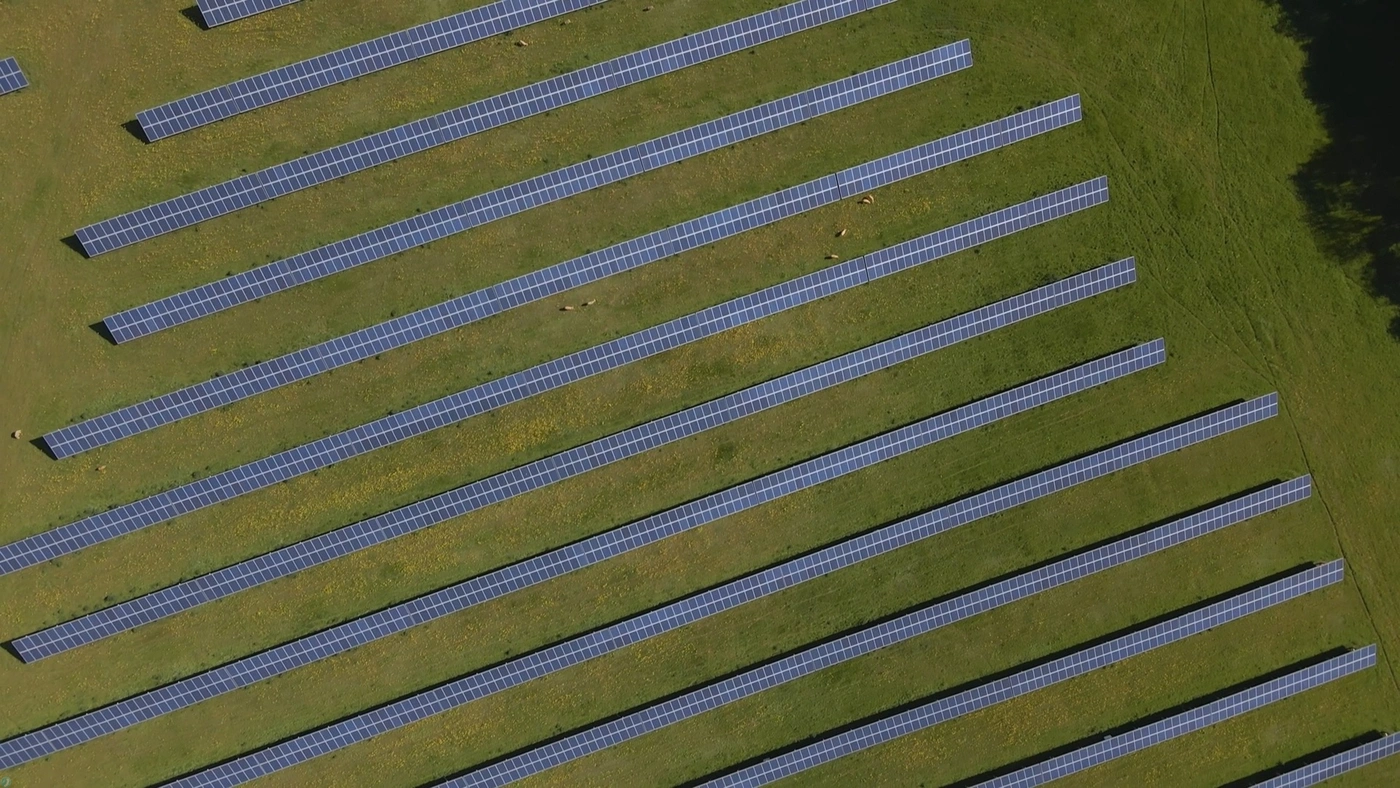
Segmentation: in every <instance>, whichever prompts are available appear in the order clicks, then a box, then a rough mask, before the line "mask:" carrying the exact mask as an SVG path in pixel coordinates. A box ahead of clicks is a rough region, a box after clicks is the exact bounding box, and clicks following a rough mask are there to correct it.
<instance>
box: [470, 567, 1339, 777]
mask: <svg viewBox="0 0 1400 788" xmlns="http://www.w3.org/2000/svg"><path fill="white" fill-rule="evenodd" d="M1341 579H1342V566H1341V562H1340V561H1337V562H1334V563H1331V564H1327V565H1325V566H1319V567H1313V568H1312V569H1306V570H1303V571H1301V572H1298V573H1295V574H1293V575H1291V576H1289V577H1286V578H1284V579H1282V580H1279V581H1277V582H1273V583H1269V584H1268V585H1266V586H1262V587H1260V588H1257V589H1254V590H1251V591H1246V592H1245V593H1242V594H1238V595H1236V596H1233V597H1230V598H1229V599H1226V600H1224V601H1222V602H1217V603H1215V604H1213V605H1210V606H1208V607H1205V608H1202V609H1200V610H1194V611H1192V612H1190V613H1187V614H1185V615H1182V616H1177V617H1176V618H1173V619H1171V620H1169V621H1165V622H1162V623H1160V624H1156V625H1153V626H1150V627H1145V628H1143V629H1139V630H1137V631H1135V632H1132V633H1130V634H1127V635H1124V636H1123V637H1120V638H1115V639H1114V640H1111V641H1109V642H1107V643H1104V644H1101V645H1098V646H1093V647H1090V648H1086V649H1084V650H1082V651H1078V652H1075V653H1073V654H1070V655H1069V656H1066V657H1061V658H1059V659H1056V660H1053V661H1051V662H1047V663H1044V664H1042V665H1039V666H1037V667H1034V668H1030V669H1028V670H1023V671H1021V672H1019V673H1016V674H1013V675H1011V676H1008V677H1006V678H1004V679H998V680H996V681H992V682H988V683H986V684H982V685H980V686H977V687H974V688H972V689H969V690H966V691H964V692H959V693H957V694H955V695H951V696H949V697H946V698H943V699H941V700H936V701H933V702H932V703H928V704H925V705H923V706H919V707H918V708H914V709H911V710H909V711H905V712H901V713H899V714H895V715H892V716H889V717H885V718H883V719H880V720H877V721H875V722H871V723H868V724H866V725H862V726H860V727H858V728H855V729H853V730H850V731H847V732H845V733H840V734H837V735H835V736H831V737H828V738H826V739H822V740H820V741H817V742H814V743H813V744H809V745H807V746H805V747H801V748H799V749H796V750H793V751H791V752H787V753H784V754H783V755H780V756H778V757H775V758H770V759H768V760H765V761H763V762H762V763H758V764H755V765H753V766H750V767H748V768H745V769H740V770H738V771H735V772H732V773H730V774H727V775H725V776H723V777H720V778H718V779H716V780H712V781H710V782H708V783H705V788H737V787H739V786H742V788H755V787H756V786H760V785H768V784H769V783H772V782H775V781H777V780H781V779H783V778H785V777H789V776H791V775H794V774H797V773H799V772H804V771H807V770H808V769H812V768H814V767H816V766H820V765H821V764H824V763H829V762H831V761H834V760H836V759H837V758H841V757H843V756H846V755H850V754H852V753H856V752H860V751H861V750H866V749H869V748H871V747H874V746H876V745H878V744H883V743H885V742H888V741H892V740H894V739H898V738H899V737H901V736H906V735H908V734H910V733H914V732H916V731H921V730H924V729H926V728H930V727H933V726H934V725H937V724H939V723H941V722H947V721H949V720H952V719H956V718H958V717H961V716H964V715H966V714H970V713H972V712H974V711H979V710H981V709H985V708H988V707H990V706H994V705H996V704H998V703H1002V702H1003V701H1008V700H1011V699H1013V698H1016V697H1019V696H1021V695H1025V694H1027V693H1029V692H1034V691H1035V690H1038V689H1043V688H1045V687H1048V686H1051V685H1053V684H1058V683H1060V682H1062V681H1066V680H1068V679H1072V678H1075V677H1077V676H1082V675H1084V674H1086V673H1089V672H1091V671H1093V670H1096V669H1098V668H1102V667H1106V666H1108V665H1112V664H1115V663H1117V662H1121V661H1122V660H1125V659H1127V658H1129V657H1132V656H1136V655H1138V654H1142V653H1145V652H1148V651H1151V650H1152V649H1155V648H1159V647H1161V646H1165V645H1167V644H1169V643H1175V642H1177V641H1180V640H1182V639H1184V638H1186V637H1189V636H1191V635H1194V634H1197V633H1200V632H1204V631H1206V630H1208V629H1213V628H1215V627H1218V626H1220V625H1222V624H1225V623H1228V622H1230V621H1234V620H1237V619H1240V618H1243V617H1244V616H1247V615H1249V614H1251V613H1255V612H1257V611H1260V610H1263V609H1265V608H1268V607H1272V606H1274V605H1277V604H1280V603H1282V602H1286V601H1288V600H1291V599H1295V598H1297V597H1299V596H1302V595H1303V594H1306V593H1308V592H1311V591H1315V590H1317V589H1319V588H1322V587H1324V586H1328V585H1332V584H1334V583H1338V582H1340V581H1341ZM448 784H449V785H454V786H455V785H462V784H464V783H448ZM465 784H472V785H476V784H481V785H500V784H502V783H495V782H493V783H465Z"/></svg>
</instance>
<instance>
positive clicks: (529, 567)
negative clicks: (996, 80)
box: [0, 414, 1311, 768]
mask: <svg viewBox="0 0 1400 788" xmlns="http://www.w3.org/2000/svg"><path fill="white" fill-rule="evenodd" d="M940 422H946V418H945V417H934V418H932V419H927V420H925V421H924V422H921V423H919V424H917V425H913V426H910V427H906V428H902V429H900V430H896V431H894V432H892V433H887V434H885V435H881V436H877V437H875V438H871V439H869V440H866V441H862V442H860V443H858V444H855V445H853V446H850V447H847V448H845V449H840V450H837V451H835V452H831V453H828V454H826V455H823V456H821V457H818V458H815V459H812V460H808V461H806V462H804V463H800V464H799V465H797V466H795V467H794V468H791V469H788V470H784V471H779V472H776V473H772V474H769V475H767V476H764V477H761V478H760V479H758V480H755V481H751V482H746V483H744V484H740V485H737V486H735V487H731V488H728V489H727V490H724V491H721V492H719V493H715V494H713V495H710V496H707V497H705V498H704V499H701V500H700V501H697V502H694V503H692V504H686V505H682V506H679V507H676V508H674V509H671V510H668V511H666V512H662V513H659V514H656V515H652V516H650V517H647V518H644V519H643V520H640V521H638V522H636V523H632V524H629V525H626V526H622V527H619V528H615V529H613V530H611V531H607V532H604V533H602V534H598V535H596V536H593V537H589V538H587V539H584V540H582V541H580V542H576V543H574V544H572V545H569V546H566V547H563V548H559V549H557V550H554V551H552V552H550V553H547V554H545V555H542V556H538V557H535V558H531V559H526V560H524V561H520V562H517V563H515V564H512V565H510V566H507V567H504V568H502V569H499V570H496V571H494V572H490V573H488V574H486V575H483V576H480V577H477V578H474V579H472V580H468V581H466V582H463V583H459V584H457V585H455V586H450V587H448V588H445V589H442V590H439V591H435V592H433V593H431V594H427V595H425V596H422V597H418V598H416V599H412V600H409V601H406V602H402V603H399V604H397V605H394V606H392V607H390V608H387V609H385V610H382V611H379V612H376V613H371V614H369V615H366V616H362V617H360V618H358V619H354V620H352V621H348V622H346V623H344V624H340V625H338V626H335V627H332V628H330V629H328V630H323V631H321V632H318V633H315V634H312V635H307V636H305V637H303V638H300V639H298V640H295V641H292V642H290V643H287V644H284V645H282V646H278V647H276V648H273V649H270V650H268V651H264V652H261V653H259V654H255V655H253V656H250V657H245V658H244V659H241V660H237V661H235V662H232V663H229V664H227V665H224V666H221V667H218V668H215V669H213V670H209V671H206V672H204V673H201V674H198V675H196V676H193V677H190V678H187V679H183V680H181V681H178V682H175V683H174V684H170V685H167V686H165V687H161V688H159V689H156V690H152V691H150V692H147V693H144V694H141V695H138V696H135V697H133V698H130V699H127V700H124V701H121V702H119V703H115V704H111V705H109V706H105V707H102V708H100V709H97V710H95V711H92V712H89V713H86V714H83V715H81V716H79V717H76V718H73V719H70V720H67V721H64V722H62V723H58V724H55V725H51V726H49V727H47V728H43V729H40V730H38V731H34V732H31V733H28V734H25V735H23V736H19V737H16V738H14V739H11V740H10V741H7V742H3V743H0V768H10V767H11V766H16V765H18V764H20V763H25V762H27V761H29V760H32V759H34V758H39V757H43V756H44V755H48V754H51V753H53V752H57V751H59V750H61V749H64V748H67V747H71V746H74V745H76V744H80V743H82V742H85V741H90V740H92V739H94V738H97V737H98V736H101V735H104V734H106V733H109V732H112V731H114V730H120V729H122V728H126V727H129V726H131V725H135V724H136V723H138V722H142V721H144V720H147V719H151V718H153V717H157V716H160V715H163V714H166V713H169V712H171V711H174V710H176V709H181V708H185V707H187V706H191V705H194V704H195V703H198V702H200V701H202V700H206V699H208V698H210V697H214V696H217V695H221V694H223V693H225V692H232V691H233V690H235V689H238V688H241V687H246V686H249V685H251V684H254V683H257V682H259V681H262V680H263V679H266V678H270V677H272V676H277V675H281V674H282V673H286V672H288V671H290V670H293V669H295V668H297V667H301V666H303V665H307V664H311V663H313V662H317V661H320V660H323V659H328V658H330V657H332V656H335V655H337V654H341V653H344V652H346V651H349V650H350V649H353V648H355V647H357V646H361V645H364V644H366V643H369V642H372V641H375V640H378V639H380V638H384V637H388V636H389V635H392V634H395V633H398V632H403V631H405V630H408V629H411V628H412V627H415V626H418V625H419V624H424V623H427V622H429V621H434V620H437V619H439V618H442V617H444V616H448V615H451V614H452V613H456V612H459V611H462V610H466V609H468V608H471V607H475V606H476V605H479V604H483V603H485V602H489V601H491V600H495V599H500V598H502V597H504V596H506V595H508V594H511V593H513V592H515V591H518V590H521V589H524V588H528V587H531V586H534V585H538V584H540V583H543V582H546V581H548V580H551V579H553V578H556V577H560V576H563V575H565V574H569V573H570V572H573V571H575V570H578V569H582V568H584V567H587V566H592V565H594V564H596V563H600V562H602V561H604V560H607V559H609V558H613V557H616V556H618V555H622V554H624V553H626V552H629V551H631V550H635V549H638V548H640V547H644V546H646V545H650V544H655V543H656V542H658V541H661V540H662V539H665V538H668V537H670V536H674V535H676V534H679V533H684V532H686V531H689V530H692V529H694V528H698V527H700V526H703V525H706V524H708V523H711V522H714V521H716V520H718V519H720V518H722V517H727V516H729V515H732V514H735V513H737V512H740V511H745V510H747V509H750V508H753V507H756V506H760V505H762V504H765V503H769V502H772V501H774V500H777V499H779V498H781V497H784V496H786V495H790V494H792V493H795V492H798V491H801V490H804V489H808V488H809V487H812V486H815V485H817V484H821V483H822V482H825V481H829V480H831V479H834V478H838V477H840V476H843V475H846V474H849V473H854V472H855V471H858V470H861V469H863V468H866V467H870V466H871V465H874V464H877V463H879V462H883V461H884V460H886V459H892V458H893V457H897V456H901V455H903V454H905V453H908V452H910V451H913V450H915V449H918V448H921V447H922V446H924V445H927V444H926V443H925V441H926V440H928V438H929V437H930V436H933V435H935V432H934V431H935V430H937V429H938V425H939V423H940ZM1244 423H1246V422H1242V421H1240V420H1239V414H1234V415H1229V416H1227V415H1221V416H1219V417H1218V418H1210V419H1206V418H1203V419H1202V420H1198V421H1197V423H1195V424H1192V425H1188V428H1187V431H1186V432H1185V433H1182V432H1180V431H1179V430H1178V429H1176V428H1173V429H1170V430H1165V431H1162V432H1159V433H1156V434H1153V435H1150V436H1147V437H1145V438H1140V439H1138V440H1136V441H1131V442H1129V443H1128V444H1123V445H1120V446H1117V447H1114V448H1111V449H1107V450H1104V451H1101V452H1098V453H1096V454H1095V455H1093V456H1091V457H1088V458H1085V459H1084V460H1079V461H1075V462H1072V463H1067V464H1065V465H1061V466H1059V467H1056V468H1052V469H1050V470H1047V471H1042V472H1041V473H1038V474H1035V475H1033V476H1031V477H1028V478H1024V479H1021V480H1018V481H1016V482H1013V483H1008V484H1004V485H1001V486H1000V487H996V488H993V489H991V490H988V491H984V492H982V493H978V494H977V495H974V496H971V497H970V498H967V499H964V500H961V501H958V502H955V503H953V504H948V505H946V506H943V507H940V508H937V509H934V510H932V511H930V512H926V513H924V514H921V515H917V516H915V517H911V518H908V519H905V520H902V521H900V522H898V523H895V524H893V525H889V526H886V527H884V528H881V529H878V530H877V531H875V532H872V533H870V534H866V535H864V536H859V537H856V538H854V539H851V540H848V541H846V542H843V543H841V544H840V545H836V546H832V547H829V548H826V549H825V550H821V551H818V552H816V553H813V554H810V555H808V556H806V557H804V558H799V559H794V560H793V561H789V562H788V563H786V564H783V565H782V566H780V567H776V568H774V569H771V570H767V571H766V572H763V573H759V574H758V575H756V576H754V577H757V578H759V579H760V580H761V581H762V583H767V582H769V581H770V580H771V581H772V582H774V583H777V582H778V578H780V577H787V576H788V574H787V573H789V572H790V570H796V569H801V570H802V571H803V572H807V571H809V570H810V571H811V572H814V573H815V574H822V573H825V572H829V571H835V570H836V569H838V568H841V567H843V566H847V565H849V564H850V563H853V562H855V561H859V560H864V559H865V558H871V557H874V556H876V555H883V554H884V553H886V552H889V551H891V550H895V549H897V548H899V547H901V546H903V545H906V544H911V543H913V542H916V541H920V540H923V539H927V538H929V537H931V536H936V535H938V534H940V533H943V532H945V531H948V530H951V529H953V528H957V527H959V526H962V525H966V524H968V523H971V522H974V521H976V520H979V519H981V518H983V517H988V516H990V515H993V514H997V513H1000V512H1004V511H1007V510H1010V509H1013V508H1015V507H1017V506H1020V505H1021V504H1024V503H1029V502H1031V501H1034V500H1039V499H1040V498H1043V497H1045V496H1048V495H1051V494H1053V493H1055V492H1058V491H1060V490H1063V489H1067V488H1069V487H1072V486H1075V485H1078V484H1083V483H1085V482H1088V481H1091V480H1093V479H1097V478H1101V477H1103V476H1106V475H1108V474H1110V473H1112V472H1114V471H1116V470H1121V469H1123V468H1127V467H1132V466H1134V465H1137V464H1141V463H1143V462H1146V461H1148V460H1151V459H1154V458H1156V457H1159V456H1161V455H1163V454H1167V453H1170V452H1172V451H1175V450H1177V449H1180V448H1183V447H1184V446H1187V445H1192V444H1194V443H1196V442H1199V441H1202V440H1207V439H1209V438H1211V437H1214V436H1215V435H1218V434H1222V433H1223V432H1228V431H1229V430H1232V429H1236V428H1238V427H1239V426H1241V425H1242V424H1244ZM1183 439H1184V440H1183ZM1310 493H1311V479H1310V478H1309V477H1306V476H1304V477H1300V478H1298V479H1293V480H1291V481H1288V482H1283V483H1281V484H1278V485H1275V486H1273V487H1271V488H1268V489H1266V490H1261V491H1258V492H1256V493H1252V494H1250V495H1246V496H1243V497H1241V498H1239V499H1236V500H1234V501H1231V502H1228V503H1226V504H1222V505H1220V506H1218V507H1215V508H1214V509H1212V510H1210V511H1209V512H1205V513H1201V514H1198V515H1193V516H1192V518H1189V519H1192V521H1193V522H1192V523H1189V524H1193V525H1194V526H1200V527H1223V526H1224V525H1228V524H1232V523H1233V522H1238V521H1241V520H1244V519H1247V518H1249V517H1255V516H1257V515H1260V514H1263V513H1265V512H1268V511H1273V510H1275V509H1278V508H1281V507H1283V506H1286V505H1288V504H1291V503H1294V502H1296V501H1299V500H1303V499H1305V498H1307V497H1308V496H1309V495H1310ZM1183 523H1184V524H1188V523H1186V521H1183ZM815 574H814V575H812V576H815ZM754 582H759V581H754ZM736 583H739V581H736ZM741 585H742V583H739V584H736V585H732V587H733V588H739V587H740V586H741ZM760 585H761V583H760ZM779 585H780V584H779ZM778 587H779V586H777V585H775V586H774V590H776V589H777V588H778ZM714 593H715V594H720V592H719V591H716V592H714ZM720 595H721V596H723V594H720ZM701 596H702V597H704V598H707V599H708V598H710V597H707V596H706V595H701ZM677 604H678V605H681V604H682V603H677ZM673 608H674V609H676V610H679V609H681V608H679V607H676V606H673ZM656 615H657V618H656V619H655V620H656V621H662V620H669V619H667V617H666V615H663V614H661V613H657V614H656ZM642 620H645V617H643V619H642ZM693 620H696V619H694V618H689V619H686V621H693ZM675 625H676V626H680V623H677V624H675ZM618 626H619V627H623V626H625V625H618ZM611 631H612V630H609V632H611ZM618 631H621V630H618ZM661 631H666V630H665V628H662V629H658V630H656V631H653V632H651V633H650V634H651V635H654V634H659V632H661ZM648 636H650V635H648ZM592 637H593V639H590V638H587V637H585V638H580V639H576V640H574V641H571V642H570V643H571V645H565V646H559V647H557V648H555V649H553V650H550V651H549V652H548V654H549V655H551V656H549V658H548V659H547V660H545V661H546V662H550V664H553V662H552V660H554V659H556V658H558V659H561V660H562V659H564V658H565V656H567V655H570V654H572V655H573V656H572V657H570V659H571V660H573V661H566V663H560V665H564V664H576V663H577V662H578V661H582V660H585V659H590V658H592V657H593V656H598V655H599V654H601V653H606V651H607V650H610V649H612V648H621V647H622V646H624V645H626V644H627V643H629V642H633V641H625V642H624V641H614V640H613V638H612V636H611V635H609V634H607V633H600V634H597V635H595V636H592ZM599 639H601V642H604V643H606V644H612V645H607V646H606V648H605V649H604V650H603V651H596V652H595V651H593V650H592V649H593V648H594V646H596V645H597V643H598V642H600V641H599ZM540 659H542V660H543V659H544V657H541V658H540ZM477 678H480V677H477ZM492 682H493V683H492V686H493V687H496V689H494V690H492V691H498V690H499V689H501V688H503V687H504V686H506V685H501V686H497V685H496V684H495V683H494V679H493V680H492ZM469 686H472V684H471V680H465V683H464V682H458V683H457V684H454V685H453V687H451V688H448V689H445V690H444V692H446V693H448V695H445V696H444V695H431V698H432V699H431V701H430V700H425V698H428V697H429V696H424V695H420V696H415V697H414V698H412V699H408V700H405V701H403V702H402V703H401V704H400V705H399V706H398V710H399V713H401V714H402V715H404V718H405V719H409V718H413V719H416V718H419V717H421V716H422V715H424V714H432V713H436V712H434V711H426V712H425V711H424V709H425V708H426V707H427V706H426V705H425V704H439V703H440V702H441V703H448V705H449V706H456V705H460V704H462V703H466V702H468V701H470V700H474V699H476V698H477V697H481V695H480V694H473V693H472V692H466V691H465V689H464V688H467V687H469ZM444 698H447V699H448V700H444ZM449 701H450V702H449ZM434 708H437V709H438V710H441V708H442V707H440V706H434ZM415 715H416V716H415ZM347 724H349V723H347ZM357 730H358V729H357ZM323 734H324V735H332V734H327V733H324V732H322V733H317V734H309V736H310V737H311V738H310V739H305V740H303V741H302V744H307V743H308V742H309V743H310V745H312V746H319V745H318V742H319V741H320V740H319V739H317V737H318V736H322V735H323ZM369 735H372V734H369ZM333 736H334V738H335V739H336V740H338V741H345V742H350V741H359V740H361V739H363V738H365V736H366V734H365V732H364V731H363V730H358V732H357V733H355V735H353V736H350V734H348V733H346V732H345V731H344V730H338V731H337V732H333ZM347 736H349V738H347ZM289 746H290V745H289ZM296 746H301V745H300V744H299V745H296Z"/></svg>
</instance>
